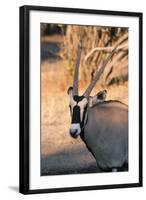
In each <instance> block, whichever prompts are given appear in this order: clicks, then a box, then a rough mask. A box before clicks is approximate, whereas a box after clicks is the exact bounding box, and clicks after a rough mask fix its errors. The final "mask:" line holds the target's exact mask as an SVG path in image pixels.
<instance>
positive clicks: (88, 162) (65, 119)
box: [41, 60, 128, 175]
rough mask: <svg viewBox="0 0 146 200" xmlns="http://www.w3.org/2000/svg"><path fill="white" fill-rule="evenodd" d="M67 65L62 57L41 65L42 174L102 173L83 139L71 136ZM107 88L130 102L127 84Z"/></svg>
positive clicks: (109, 92)
mask: <svg viewBox="0 0 146 200" xmlns="http://www.w3.org/2000/svg"><path fill="white" fill-rule="evenodd" d="M65 65H66V62H65V61H60V60H58V61H55V62H54V61H52V62H49V61H43V62H42V64H41V175H57V174H76V173H93V172H100V170H99V169H98V168H97V165H96V162H95V159H94V158H93V156H92V155H91V153H90V152H89V151H88V149H87V148H86V146H85V144H84V143H83V142H82V140H81V139H80V138H78V139H73V138H71V137H70V135H69V126H70V113H69V108H68V96H67V94H66V90H67V88H68V87H69V86H70V85H68V83H67V81H66V73H65V70H64V66H65ZM96 89H97V88H95V91H96ZM107 90H108V96H107V99H116V100H120V101H122V102H124V103H128V98H127V96H128V89H127V83H125V84H122V85H118V86H111V87H109V88H107ZM96 92H97V91H96Z"/></svg>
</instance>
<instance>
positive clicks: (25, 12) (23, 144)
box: [19, 6, 143, 194]
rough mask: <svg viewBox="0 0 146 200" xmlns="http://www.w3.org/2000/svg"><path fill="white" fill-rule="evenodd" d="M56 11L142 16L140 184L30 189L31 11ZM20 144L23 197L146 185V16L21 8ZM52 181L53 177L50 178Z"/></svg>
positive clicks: (140, 29)
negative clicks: (145, 151) (145, 93)
mask: <svg viewBox="0 0 146 200" xmlns="http://www.w3.org/2000/svg"><path fill="white" fill-rule="evenodd" d="M32 10H37V11H46V12H47V11H49V12H51V11H55V12H64V13H84V14H95V15H96V14H101V15H112V16H127V17H129V16H130V17H138V19H139V182H138V183H129V184H118V185H101V186H99V185H98V186H81V187H68V188H54V189H52V188H51V189H49V188H48V189H35V190H31V189H30V188H29V177H30V174H29V153H30V147H29V139H30V138H29V127H30V121H29V119H30V117H29V109H30V103H29V99H30V88H29V87H30V86H29V43H30V38H29V31H30V28H29V25H30V24H29V18H30V11H32ZM19 14H20V16H19V17H20V21H19V23H20V24H19V27H20V29H19V31H20V32H19V33H20V38H19V39H20V85H19V86H20V90H19V92H20V121H19V125H20V134H19V139H20V143H19V144H20V145H19V155H20V158H19V159H20V162H19V169H20V173H19V177H20V179H19V191H20V193H22V194H34V193H50V192H67V191H81V190H98V189H113V188H129V187H141V186H142V19H143V16H142V13H138V12H122V11H107V10H89V9H75V8H62V7H58V8H57V7H44V6H22V7H20V13H19ZM48 178H49V177H48Z"/></svg>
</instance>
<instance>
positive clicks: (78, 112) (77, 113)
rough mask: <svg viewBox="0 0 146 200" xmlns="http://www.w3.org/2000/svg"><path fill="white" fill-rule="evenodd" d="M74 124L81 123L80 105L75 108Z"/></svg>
mask: <svg viewBox="0 0 146 200" xmlns="http://www.w3.org/2000/svg"><path fill="white" fill-rule="evenodd" d="M72 123H81V120H80V107H79V106H78V105H76V106H74V108H73V115H72Z"/></svg>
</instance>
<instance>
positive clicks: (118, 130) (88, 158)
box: [40, 23, 128, 175]
mask: <svg viewBox="0 0 146 200" xmlns="http://www.w3.org/2000/svg"><path fill="white" fill-rule="evenodd" d="M40 28H41V175H57V174H76V173H100V172H110V171H111V172H116V171H127V170H128V28H126V27H100V26H78V25H63V24H44V23H42V24H41V25H40ZM92 90H93V92H92ZM91 92H92V93H91ZM56 130H57V131H56Z"/></svg>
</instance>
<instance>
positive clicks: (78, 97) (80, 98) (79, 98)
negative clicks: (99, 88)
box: [73, 95, 85, 103]
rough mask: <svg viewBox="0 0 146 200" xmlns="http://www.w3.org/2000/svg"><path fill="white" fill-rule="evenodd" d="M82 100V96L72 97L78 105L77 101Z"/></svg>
mask: <svg viewBox="0 0 146 200" xmlns="http://www.w3.org/2000/svg"><path fill="white" fill-rule="evenodd" d="M84 98H85V97H84V96H77V95H75V96H73V99H74V101H76V102H77V103H79V101H82V99H84Z"/></svg>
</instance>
